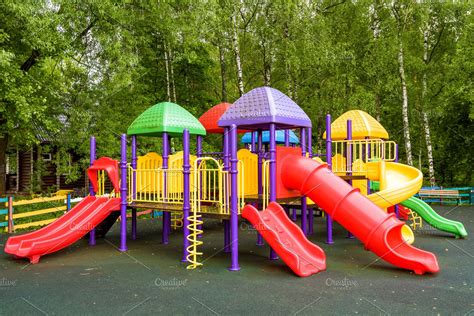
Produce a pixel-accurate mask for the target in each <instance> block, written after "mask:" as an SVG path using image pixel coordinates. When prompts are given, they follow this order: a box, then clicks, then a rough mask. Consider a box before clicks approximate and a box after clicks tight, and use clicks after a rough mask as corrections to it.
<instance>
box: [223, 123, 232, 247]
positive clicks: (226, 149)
mask: <svg viewBox="0 0 474 316" xmlns="http://www.w3.org/2000/svg"><path fill="white" fill-rule="evenodd" d="M222 152H223V162H224V167H223V168H222V169H223V170H224V172H226V171H228V170H229V128H228V127H225V128H224V135H223V139H222ZM225 183H226V185H224V190H225V192H224V196H225V198H227V197H228V196H230V192H228V188H229V186H228V185H227V183H228V182H225ZM227 207H229V206H228V205H227ZM229 243H230V222H229V220H228V219H224V252H226V253H229V252H230V246H229Z"/></svg>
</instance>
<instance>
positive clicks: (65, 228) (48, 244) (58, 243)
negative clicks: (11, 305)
mask: <svg viewBox="0 0 474 316" xmlns="http://www.w3.org/2000/svg"><path fill="white" fill-rule="evenodd" d="M119 209H120V199H119V198H112V199H109V198H105V197H101V198H96V197H93V196H89V197H87V198H85V199H84V200H83V201H81V202H80V203H79V204H78V205H76V206H75V207H74V208H72V209H71V210H70V211H69V212H67V213H66V214H64V215H63V216H61V217H60V218H58V219H57V220H56V221H54V222H52V223H51V224H49V225H48V226H46V227H43V228H42V229H39V230H37V231H34V232H31V233H27V234H23V235H20V236H13V237H10V238H9V239H8V241H7V243H6V245H5V252H6V253H9V254H12V255H14V256H16V257H23V258H29V259H30V262H31V263H38V262H39V259H40V257H41V256H43V255H45V254H49V253H53V252H55V251H58V250H60V249H63V248H65V247H67V246H69V245H71V244H72V243H74V242H76V241H77V240H79V239H80V238H82V237H83V236H84V235H86V234H87V233H88V232H89V231H90V230H92V229H93V228H94V227H96V226H97V225H99V224H100V223H101V222H102V221H103V220H104V219H105V218H106V217H107V216H108V215H109V214H110V212H112V211H117V210H119Z"/></svg>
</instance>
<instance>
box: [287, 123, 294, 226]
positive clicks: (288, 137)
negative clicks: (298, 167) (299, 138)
mask: <svg viewBox="0 0 474 316" xmlns="http://www.w3.org/2000/svg"><path fill="white" fill-rule="evenodd" d="M293 145H294V143H293V144H291V146H292V147H294V146H293ZM285 146H287V147H289V146H290V131H289V130H285ZM290 212H291V220H292V221H293V222H296V220H297V216H296V208H290Z"/></svg>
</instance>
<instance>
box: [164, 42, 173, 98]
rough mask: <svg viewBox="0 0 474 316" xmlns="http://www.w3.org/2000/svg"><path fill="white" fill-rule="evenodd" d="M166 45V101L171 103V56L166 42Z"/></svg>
mask: <svg viewBox="0 0 474 316" xmlns="http://www.w3.org/2000/svg"><path fill="white" fill-rule="evenodd" d="M163 45H164V54H165V70H166V99H167V100H168V101H169V102H171V84H170V67H169V55H168V48H167V45H166V42H165V43H164V44H163Z"/></svg>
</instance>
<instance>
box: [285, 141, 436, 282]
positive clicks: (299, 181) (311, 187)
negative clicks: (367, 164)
mask: <svg viewBox="0 0 474 316" xmlns="http://www.w3.org/2000/svg"><path fill="white" fill-rule="evenodd" d="M277 154H278V159H277V169H278V173H279V176H280V180H281V182H282V183H283V185H284V186H285V187H286V189H287V190H297V191H299V192H300V193H301V194H303V195H306V196H307V197H309V198H310V199H311V200H313V201H314V202H315V203H316V204H318V205H319V206H320V207H321V208H322V209H324V210H325V211H326V212H327V213H328V214H329V215H330V216H331V217H332V218H333V219H334V220H335V221H337V222H338V223H339V224H341V225H342V226H343V227H344V228H345V229H347V230H348V231H350V232H351V233H352V234H353V235H354V236H355V237H357V238H358V239H359V240H360V241H362V242H363V243H364V245H365V248H366V249H368V250H370V251H372V252H374V253H375V254H376V255H378V256H379V257H380V258H381V259H383V260H385V261H387V262H389V263H391V264H393V265H395V266H397V267H400V268H403V269H407V270H412V271H414V272H415V273H416V274H424V273H426V272H431V273H435V272H438V271H439V266H438V262H437V260H436V257H435V255H434V254H432V253H430V252H426V251H423V250H420V249H418V248H415V247H412V246H410V245H409V244H407V243H406V242H405V241H404V240H403V238H402V234H401V228H402V226H403V225H404V223H403V222H402V221H400V220H398V219H397V218H396V216H395V214H387V213H385V212H384V211H383V210H382V209H380V208H379V207H378V206H376V205H375V204H373V203H372V202H370V201H369V200H368V199H367V198H366V197H365V196H363V195H362V194H360V193H359V190H358V189H354V188H353V187H352V186H350V185H349V184H348V183H347V182H346V181H344V180H343V179H341V178H339V177H338V176H336V175H335V174H334V173H332V172H331V171H330V170H329V169H328V168H327V165H322V164H320V163H318V162H316V161H314V160H312V159H309V158H306V157H301V156H297V155H295V154H285V152H284V150H283V151H282V152H281V153H278V151H277Z"/></svg>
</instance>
